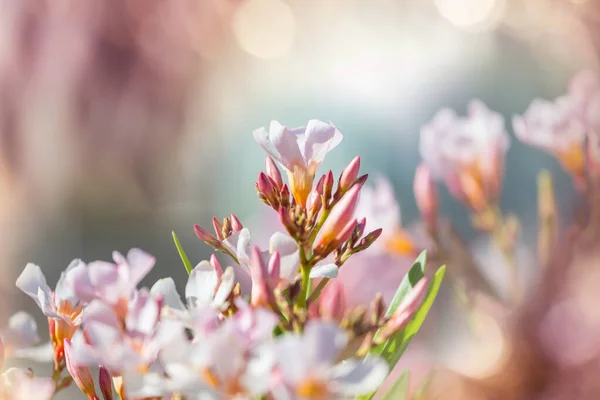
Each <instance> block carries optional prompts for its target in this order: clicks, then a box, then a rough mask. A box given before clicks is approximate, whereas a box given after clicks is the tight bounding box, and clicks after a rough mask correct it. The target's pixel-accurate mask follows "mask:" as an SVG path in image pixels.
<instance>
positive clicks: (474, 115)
mask: <svg viewBox="0 0 600 400" xmlns="http://www.w3.org/2000/svg"><path fill="white" fill-rule="evenodd" d="M509 147H510V137H509V136H508V133H507V132H506V129H505V126H504V118H503V117H502V115H500V114H498V113H496V112H494V111H491V110H489V109H488V108H487V107H486V105H485V104H483V103H482V102H481V101H479V100H473V101H472V102H471V103H469V106H468V112H467V115H466V116H465V117H459V116H458V115H457V114H456V113H455V112H454V111H453V110H450V109H443V110H440V111H439V112H438V113H437V114H436V115H435V117H434V118H433V120H432V121H431V122H430V123H429V124H427V125H425V126H424V127H423V128H422V129H421V141H420V145H419V151H420V153H421V157H422V159H423V163H424V164H425V165H426V167H427V168H428V169H429V171H430V172H431V174H432V176H433V177H434V178H436V179H438V180H441V181H443V182H444V183H445V184H446V186H447V187H448V189H449V190H450V192H451V193H452V194H453V196H455V197H456V198H458V199H460V200H461V201H463V202H464V203H466V204H467V205H468V206H469V207H471V208H472V209H473V210H475V211H481V210H483V209H485V208H486V207H488V206H489V205H490V204H491V203H493V202H494V201H495V200H496V198H497V196H498V194H499V191H500V188H501V186H502V179H503V174H504V156H505V154H506V152H507V151H508V148H509Z"/></svg>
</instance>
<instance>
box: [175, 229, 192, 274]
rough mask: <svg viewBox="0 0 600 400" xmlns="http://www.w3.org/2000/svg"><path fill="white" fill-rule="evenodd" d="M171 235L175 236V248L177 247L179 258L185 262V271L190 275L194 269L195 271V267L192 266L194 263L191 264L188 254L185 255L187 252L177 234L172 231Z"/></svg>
mask: <svg viewBox="0 0 600 400" xmlns="http://www.w3.org/2000/svg"><path fill="white" fill-rule="evenodd" d="M171 234H172V235H173V241H174V242H175V247H177V252H178V253H179V257H181V261H183V266H184V267H185V270H186V271H187V273H188V275H189V274H190V273H191V272H192V269H194V267H193V266H192V263H191V262H190V259H189V258H188V256H187V254H185V250H183V247H181V243H180V242H179V238H177V235H176V234H175V232H174V231H172V232H171Z"/></svg>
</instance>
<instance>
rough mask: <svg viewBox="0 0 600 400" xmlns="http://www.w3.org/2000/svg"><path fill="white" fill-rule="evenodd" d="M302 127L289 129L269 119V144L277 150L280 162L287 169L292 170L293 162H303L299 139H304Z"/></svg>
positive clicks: (301, 140)
mask: <svg viewBox="0 0 600 400" xmlns="http://www.w3.org/2000/svg"><path fill="white" fill-rule="evenodd" d="M303 135H304V128H303V127H302V128H294V129H289V128H287V127H285V126H283V125H281V124H280V123H279V122H278V121H271V125H270V126H269V139H270V140H271V144H272V145H273V147H275V149H276V150H277V151H278V152H279V156H280V160H281V164H282V165H283V166H284V167H285V168H286V169H288V170H292V169H293V166H294V164H298V163H302V164H304V161H303V160H304V157H302V152H301V150H300V147H299V146H298V145H299V143H298V142H299V141H300V142H303V141H304V137H303Z"/></svg>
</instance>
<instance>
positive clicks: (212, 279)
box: [185, 261, 219, 307]
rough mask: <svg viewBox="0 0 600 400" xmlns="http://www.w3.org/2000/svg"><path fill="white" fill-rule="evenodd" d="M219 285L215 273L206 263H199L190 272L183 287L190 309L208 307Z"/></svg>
mask: <svg viewBox="0 0 600 400" xmlns="http://www.w3.org/2000/svg"><path fill="white" fill-rule="evenodd" d="M218 283H219V278H218V276H217V272H216V271H215V269H214V268H213V266H212V265H210V263H209V262H208V261H202V262H200V263H199V264H198V265H197V266H196V268H194V269H193V270H192V272H191V273H190V276H189V278H188V281H187V284H186V285H185V299H186V301H187V302H188V305H189V306H191V307H200V306H208V305H210V304H211V303H212V301H213V298H214V296H215V289H216V288H217V284H218Z"/></svg>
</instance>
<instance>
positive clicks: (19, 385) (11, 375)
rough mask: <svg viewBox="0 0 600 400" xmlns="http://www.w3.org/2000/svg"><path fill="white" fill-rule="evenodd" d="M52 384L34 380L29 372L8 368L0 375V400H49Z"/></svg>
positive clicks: (39, 379)
mask: <svg viewBox="0 0 600 400" xmlns="http://www.w3.org/2000/svg"><path fill="white" fill-rule="evenodd" d="M53 395H54V382H52V379H50V378H36V377H34V376H33V374H32V373H31V371H27V370H24V369H20V368H10V369H8V370H6V371H4V373H3V374H2V375H0V398H3V399H11V400H31V399H36V400H51V399H52V397H53Z"/></svg>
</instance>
